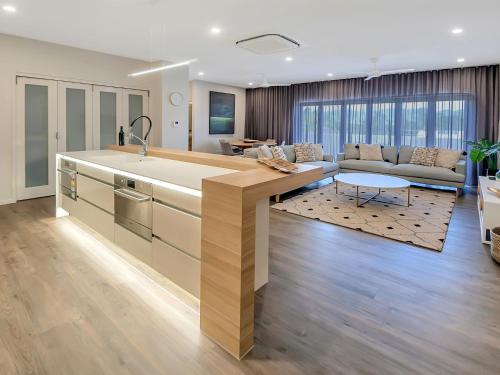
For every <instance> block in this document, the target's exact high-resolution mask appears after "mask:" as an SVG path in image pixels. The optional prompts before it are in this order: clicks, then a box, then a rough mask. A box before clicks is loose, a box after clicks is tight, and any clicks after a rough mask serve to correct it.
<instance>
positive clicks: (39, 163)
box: [24, 84, 49, 187]
mask: <svg viewBox="0 0 500 375" xmlns="http://www.w3.org/2000/svg"><path fill="white" fill-rule="evenodd" d="M24 112H25V128H24V129H25V134H24V136H25V137H24V139H25V144H24V147H25V187H35V186H44V185H48V184H49V90H48V87H47V86H39V85H31V84H27V85H25V107H24Z"/></svg>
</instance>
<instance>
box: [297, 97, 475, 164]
mask: <svg viewBox="0 0 500 375" xmlns="http://www.w3.org/2000/svg"><path fill="white" fill-rule="evenodd" d="M473 105H474V100H473V99H472V97H471V96H470V95H467V94H439V95H427V96H417V97H397V98H376V99H353V100H339V101H323V102H304V103H300V104H298V107H296V108H295V111H294V113H295V116H294V138H293V139H294V142H315V143H321V144H323V148H324V150H325V151H326V152H327V153H331V154H333V155H336V154H337V153H338V152H341V151H342V150H343V147H344V144H345V143H379V144H381V145H386V146H401V145H407V146H438V147H446V148H451V149H457V150H463V149H465V146H466V145H465V141H466V140H467V139H468V135H469V134H471V135H472V136H474V129H473V128H474V119H473V118H472V117H471V113H473V108H472V107H473Z"/></svg>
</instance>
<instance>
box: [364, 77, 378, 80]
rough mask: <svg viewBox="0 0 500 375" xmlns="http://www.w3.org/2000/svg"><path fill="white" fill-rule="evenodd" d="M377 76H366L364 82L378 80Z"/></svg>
mask: <svg viewBox="0 0 500 375" xmlns="http://www.w3.org/2000/svg"><path fill="white" fill-rule="evenodd" d="M378 77H379V76H368V77H366V78H365V81H371V80H372V79H373V78H378Z"/></svg>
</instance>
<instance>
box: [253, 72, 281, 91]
mask: <svg viewBox="0 0 500 375" xmlns="http://www.w3.org/2000/svg"><path fill="white" fill-rule="evenodd" d="M250 86H253V87H259V88H268V87H274V86H290V84H289V83H270V82H269V81H268V80H267V78H266V77H265V76H264V75H262V81H260V82H254V83H252V84H250Z"/></svg>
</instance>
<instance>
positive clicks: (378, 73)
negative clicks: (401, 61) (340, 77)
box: [355, 57, 415, 81]
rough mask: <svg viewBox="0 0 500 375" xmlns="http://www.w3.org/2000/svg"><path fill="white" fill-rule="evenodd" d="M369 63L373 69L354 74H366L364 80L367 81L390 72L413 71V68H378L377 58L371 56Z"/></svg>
mask: <svg viewBox="0 0 500 375" xmlns="http://www.w3.org/2000/svg"><path fill="white" fill-rule="evenodd" d="M370 61H371V63H372V64H373V70H372V71H370V72H356V73H355V74H362V75H364V76H366V78H365V81H369V80H371V79H373V78H379V77H382V76H387V75H390V74H401V73H411V72H414V71H415V69H396V70H380V69H379V68H378V65H377V64H378V61H379V60H378V58H376V57H372V58H371V59H370Z"/></svg>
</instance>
